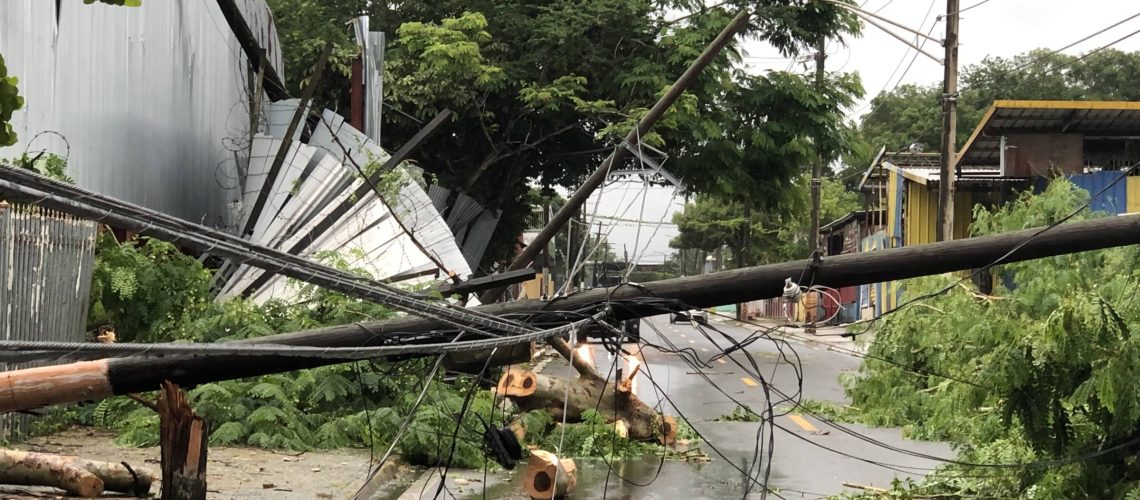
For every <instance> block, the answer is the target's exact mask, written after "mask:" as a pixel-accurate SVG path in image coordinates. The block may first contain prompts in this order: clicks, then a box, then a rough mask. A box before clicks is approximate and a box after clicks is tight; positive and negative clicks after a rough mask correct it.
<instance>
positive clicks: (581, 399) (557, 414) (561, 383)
mask: <svg viewBox="0 0 1140 500" xmlns="http://www.w3.org/2000/svg"><path fill="white" fill-rule="evenodd" d="M498 391H499V394H502V395H504V396H506V397H509V398H510V399H511V400H512V401H514V402H515V404H517V405H518V406H519V409H521V410H523V411H532V410H545V411H548V412H550V414H551V415H552V416H553V417H554V420H562V418H563V408H565V410H566V411H565V413H566V415H565V418H566V421H568V422H580V421H581V420H582V412H584V411H586V410H589V409H594V408H597V410H598V413H600V414H601V415H602V416H603V417H605V419H606V421H607V422H611V423H612V422H616V421H618V420H624V421H625V423H626V430H627V431H628V433H629V438H630V439H633V440H636V441H658V442H660V443H662V444H671V443H672V442H673V440H674V439H676V435H677V423H676V421H675V420H673V419H672V417H662V415H660V414H659V413H657V412H655V411H653V409H652V408H650V407H649V406H647V405H646V404H645V403H643V402H641V400H640V399H638V397H637V395H636V394H634V393H633V391H632V390H630V387H629V383H628V381H624V380H623V381H621V382H619V383H618V384H617V385H616V386H615V384H613V383H607V382H606V381H604V380H601V379H596V378H589V377H578V378H576V379H572V380H566V379H563V378H559V377H554V376H550V375H544V374H541V373H534V372H531V371H528V370H522V369H517V368H513V369H510V370H507V372H506V373H504V374H503V376H502V378H500V379H499V386H498ZM567 397H569V400H567Z"/></svg>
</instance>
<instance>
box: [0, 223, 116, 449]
mask: <svg viewBox="0 0 1140 500" xmlns="http://www.w3.org/2000/svg"><path fill="white" fill-rule="evenodd" d="M96 227H97V226H96V224H95V223H94V222H92V221H86V220H82V219H76V218H74V217H71V216H69V215H64V214H61V213H56V212H52V211H48V210H44V209H41V208H38V207H26V206H20V205H0V332H2V335H0V338H3V339H5V340H39V341H64V342H80V341H82V340H83V333H84V330H85V326H86V321H87V308H88V305H89V296H90V292H91V273H92V268H93V266H94V259H95V231H96ZM28 366H36V364H23V365H8V364H2V363H0V370H11V369H15V368H25V367H28ZM30 425H31V417H29V416H28V415H16V414H7V415H4V416H3V417H0V438H4V439H12V438H14V437H17V436H19V435H22V434H25V433H27V431H28V430H29V428H30Z"/></svg>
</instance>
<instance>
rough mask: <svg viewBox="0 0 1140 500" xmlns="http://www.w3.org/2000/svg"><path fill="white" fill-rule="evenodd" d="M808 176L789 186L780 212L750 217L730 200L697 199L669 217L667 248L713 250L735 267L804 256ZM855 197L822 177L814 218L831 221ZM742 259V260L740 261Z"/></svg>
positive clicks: (852, 205) (854, 204) (854, 205)
mask: <svg viewBox="0 0 1140 500" xmlns="http://www.w3.org/2000/svg"><path fill="white" fill-rule="evenodd" d="M809 186H810V178H809V177H808V176H806V175H805V176H801V177H800V178H799V179H797V181H796V182H794V183H793V185H792V190H791V194H790V197H789V203H788V205H787V210H786V211H785V212H765V213H761V214H756V213H750V212H749V211H748V210H746V209H745V207H743V206H741V205H740V204H738V203H734V202H725V201H723V200H720V199H718V198H713V197H710V196H700V197H698V198H697V201H696V202H695V203H688V204H686V205H685V211H684V212H681V213H677V214H675V215H674V216H673V223H674V224H677V229H678V230H679V231H680V234H678V235H677V237H675V238H673V240H672V241H670V242H669V246H671V247H673V248H694V249H698V250H704V251H708V252H711V251H714V250H716V249H718V248H721V247H724V246H726V247H728V248H729V249H731V250H732V255H733V261H734V263H735V264H736V265H738V266H740V265H752V264H767V263H773V262H783V261H787V260H793V259H799V258H803V257H804V256H805V255H807V244H808V237H809V234H808V231H809V228H810V223H811V221H810V210H811V193H810V192H809ZM860 206H861V202H860V197H859V194H858V193H854V192H851V191H848V190H847V189H846V188H845V187H844V186H843V184H842V183H841V182H839V181H836V180H832V179H828V178H824V179H823V188H822V191H821V197H820V220H821V221H822V222H823V223H827V222H828V221H832V220H835V219H838V218H840V217H843V216H844V215H847V214H848V213H850V212H852V211H855V210H859V208H860ZM742 259H743V260H742Z"/></svg>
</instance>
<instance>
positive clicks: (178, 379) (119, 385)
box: [0, 215, 1140, 412]
mask: <svg viewBox="0 0 1140 500" xmlns="http://www.w3.org/2000/svg"><path fill="white" fill-rule="evenodd" d="M1136 244H1140V215H1127V216H1119V217H1108V218H1103V219H1093V220H1088V221H1082V222H1074V223H1070V224H1064V225H1061V226H1059V227H1056V228H1054V229H1051V230H1049V231H1047V232H1041V230H1040V229H1028V230H1024V231H1018V232H1013V233H1003V234H997V235H993V236H982V237H977V238H968V239H963V240H956V241H947V242H942V243H930V244H926V245H913V246H908V247H900V248H892V249H886V250H879V251H874V252H864V253H853V254H843V255H836V256H829V257H824V258H823V259H822V260H821V261H819V262H813V261H811V260H800V261H795V262H784V263H780V264H769V265H764V266H757V267H750V268H745V269H734V270H731V271H724V272H720V273H713V274H709V275H704V276H691V277H687V278H676V279H669V280H662V281H654V282H650V283H644V284H642V285H640V286H636V287H634V286H619V287H609V288H599V289H594V290H586V291H582V292H579V293H577V294H574V295H570V296H567V297H562V298H560V299H559V300H556V301H550V302H544V301H537V300H524V301H515V302H509V303H503V304H491V305H486V306H480V307H478V308H476V310H478V311H480V312H483V313H489V314H496V315H500V316H503V315H511V314H514V315H518V314H524V313H525V314H533V313H534V312H535V311H551V312H553V311H576V310H580V309H582V308H584V307H589V306H591V305H597V304H599V303H602V302H605V301H608V300H614V301H629V300H631V299H638V298H662V299H673V300H678V301H680V302H681V303H684V304H685V305H687V306H692V307H710V306H716V305H721V304H731V303H734V302H744V301H749V300H759V299H765V298H772V297H779V296H781V295H783V293H784V292H783V289H784V280H785V279H787V278H792V279H793V280H795V279H799V280H801V282H803V283H815V284H817V285H824V286H829V287H833V288H840V287H845V286H854V285H861V284H867V283H881V282H885V281H894V280H900V279H906V278H914V277H918V276H929V275H936V274H941V273H946V272H951V271H961V270H966V269H976V268H979V267H982V266H985V265H987V264H989V263H992V262H995V261H997V259H999V258H1001V257H1003V256H1006V254H1009V255H1008V257H1006V258H1005V259H1004V260H1003V261H1002V262H1003V263H1012V262H1022V261H1026V260H1031V259H1039V258H1043V257H1052V256H1056V255H1064V254H1071V253H1076V252H1084V251H1089V250H1099V249H1104V248H1110V247H1118V246H1126V245H1136ZM1011 251H1012V253H1010V252H1011ZM660 313H661V309H660V308H659V307H657V306H653V305H650V304H646V305H639V304H634V303H631V302H626V303H625V304H624V305H623V306H622V307H617V308H614V314H615V317H616V318H617V319H619V320H621V319H630V318H637V317H645V316H652V315H656V314H660ZM448 328H450V327H449V326H448V325H446V324H444V323H441V322H439V321H438V320H436V319H433V318H419V317H413V316H406V317H400V318H395V319H390V320H385V321H372V322H364V323H353V324H349V325H340V326H332V327H325V328H319V329H313V330H306V331H300V332H292V333H283V334H277V335H267V336H264V337H257V338H254V339H248V340H245V341H241V342H238V343H240V344H282V345H304V346H316V347H343V346H353V347H365V346H374V345H381V344H384V343H388V342H390V341H391V339H392V335H394V334H401V335H410V334H415V333H426V332H430V331H433V330H438V329H448ZM562 346H565V343H562ZM563 355H564V356H565V357H567V358H570V359H572V363H573V364H574V367H575V369H577V370H578V372H579V373H583V374H590V373H591V372H592V371H593V369H592V367H589V366H588V362H587V361H585V360H582V359H581V358H579V357H578V356H573V357H572V358H571V356H570V355H569V353H563ZM337 362H338V361H336V360H328V359H316V358H300V357H292V356H241V355H211V356H170V357H166V358H113V359H103V360H99V361H84V362H80V363H72V364H67V365H55V366H45V367H38V368H28V369H23V370H13V371H8V372H3V373H0V412H13V411H22V410H32V409H35V408H40V407H43V406H48V405H53V404H66V403H76V402H80V401H88V400H98V399H103V398H107V397H110V396H112V395H118V394H131V393H136V392H145V391H153V390H155V389H157V388H158V387H159V385H160V384H161V382H162V381H163V380H170V381H172V382H174V383H177V384H180V385H183V386H193V385H198V384H204V383H209V382H217V381H221V380H231V379H237V378H245V377H254V376H260V375H267V374H270V373H280V372H287V371H292V370H299V369H303V368H313V367H317V366H324V365H329V364H335V363H337ZM593 376H597V375H593Z"/></svg>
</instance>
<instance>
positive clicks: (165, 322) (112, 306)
mask: <svg viewBox="0 0 1140 500" xmlns="http://www.w3.org/2000/svg"><path fill="white" fill-rule="evenodd" d="M209 280H210V272H209V271H208V270H206V269H204V268H203V267H202V264H201V263H200V262H198V260H197V259H194V258H192V257H190V256H187V255H186V254H183V253H182V252H181V251H179V250H178V248H176V247H175V246H174V245H171V244H170V243H166V242H163V241H159V240H155V239H150V238H143V239H132V240H128V241H125V242H122V243H120V242H118V241H117V240H116V239H115V236H114V235H113V234H112V233H111V232H110V231H105V232H103V233H102V234H101V235H100V236H99V240H98V244H97V247H96V250H95V270H94V272H93V274H92V279H91V308H90V313H89V317H88V326H89V327H93V326H99V325H104V324H110V325H112V326H113V327H114V328H115V333H116V335H117V336H118V337H119V339H120V340H122V341H127V342H136V341H137V342H158V341H164V340H175V339H186V338H187V336H186V335H185V334H183V333H182V332H180V327H181V326H182V325H183V323H184V322H185V321H188V320H189V319H191V318H194V317H197V316H198V315H200V314H201V313H202V312H204V311H205V310H206V308H207V307H208V305H209V303H210V301H211V297H210V295H209V291H210V290H209Z"/></svg>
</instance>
